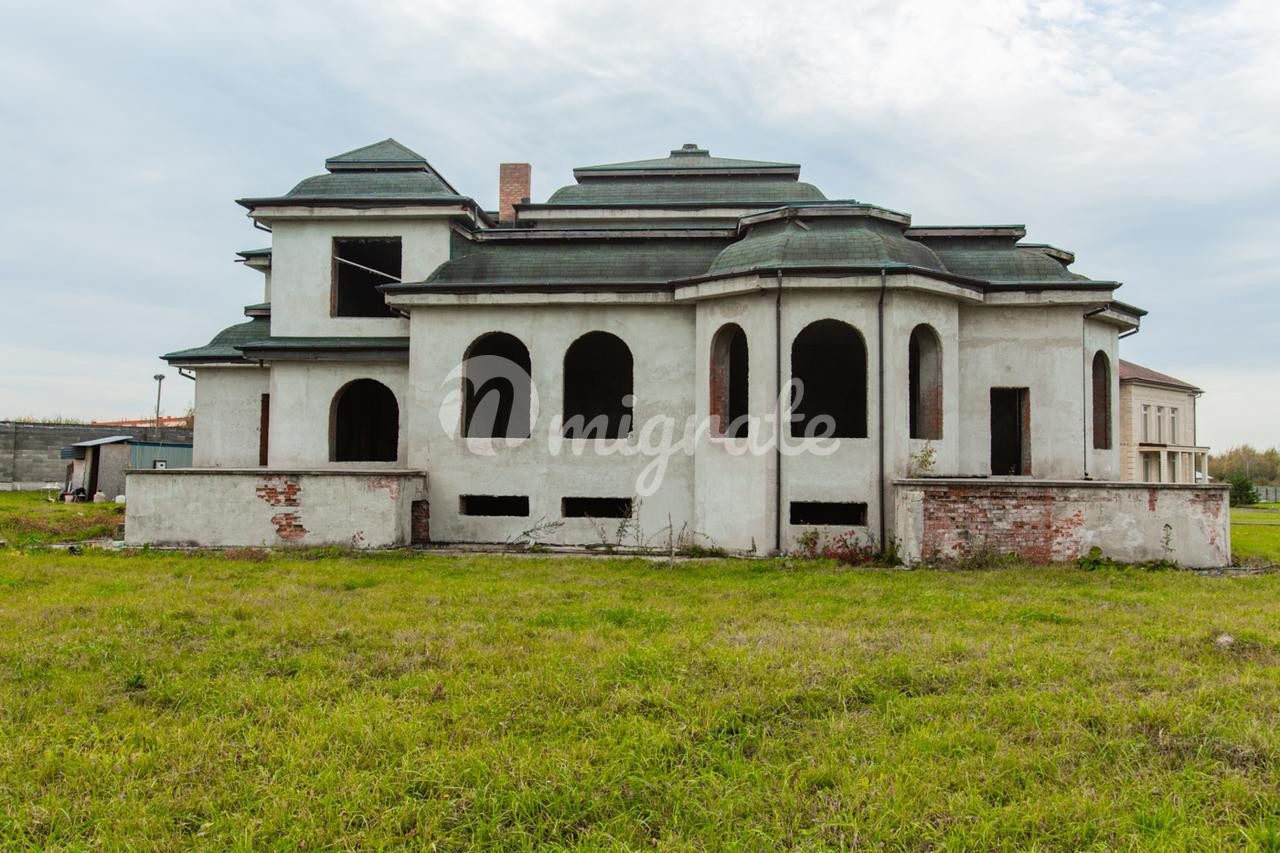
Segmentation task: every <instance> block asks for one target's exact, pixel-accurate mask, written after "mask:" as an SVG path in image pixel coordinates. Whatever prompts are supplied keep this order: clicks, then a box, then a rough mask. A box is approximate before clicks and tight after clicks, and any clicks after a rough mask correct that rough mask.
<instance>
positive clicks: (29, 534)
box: [0, 492, 124, 545]
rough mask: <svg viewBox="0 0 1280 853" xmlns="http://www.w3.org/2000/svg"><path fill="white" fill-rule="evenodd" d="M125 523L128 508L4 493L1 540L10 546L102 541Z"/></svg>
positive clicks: (39, 494)
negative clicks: (56, 500)
mask: <svg viewBox="0 0 1280 853" xmlns="http://www.w3.org/2000/svg"><path fill="white" fill-rule="evenodd" d="M122 521H124V504H115V503H103V504H92V503H86V504H61V503H49V501H48V499H47V493H46V492H0V539H3V540H5V541H7V542H8V543H9V544H10V545H39V544H42V543H48V542H83V541H84V540H86V539H101V538H103V537H109V536H112V535H113V534H114V533H115V530H116V525H117V524H119V523H120V522H122Z"/></svg>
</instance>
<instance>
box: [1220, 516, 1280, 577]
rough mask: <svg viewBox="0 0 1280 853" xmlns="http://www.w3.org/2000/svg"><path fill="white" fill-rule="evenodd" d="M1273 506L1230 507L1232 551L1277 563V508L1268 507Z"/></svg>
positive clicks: (1279, 518) (1279, 525)
mask: <svg viewBox="0 0 1280 853" xmlns="http://www.w3.org/2000/svg"><path fill="white" fill-rule="evenodd" d="M1273 506H1274V505H1272V504H1261V505H1260V507H1262V508H1253V507H1239V506H1237V507H1232V508H1231V551H1232V553H1233V554H1235V555H1236V556H1237V557H1240V558H1242V559H1250V560H1264V561H1270V562H1272V563H1280V512H1277V511H1276V510H1275V509H1272V508H1270V507H1273ZM1240 522H1245V523H1244V524H1241V523H1240Z"/></svg>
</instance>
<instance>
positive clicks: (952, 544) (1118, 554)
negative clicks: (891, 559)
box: [894, 479, 1231, 568]
mask: <svg viewBox="0 0 1280 853" xmlns="http://www.w3.org/2000/svg"><path fill="white" fill-rule="evenodd" d="M1228 492H1229V489H1228V487H1227V486H1216V485H1215V486H1196V485H1177V484H1163V485H1156V486H1152V485H1149V484H1139V483H1119V482H1103V481H1084V480H1072V481H1046V480H1013V479H1009V480H1005V479H937V480H934V479H917V480H896V481H894V505H895V510H896V512H895V533H896V535H897V538H898V542H899V546H900V548H901V549H902V552H903V559H904V560H906V561H907V562H908V563H916V562H920V561H928V560H935V559H938V560H950V559H957V558H963V557H967V556H972V555H974V554H978V553H984V552H996V553H1016V554H1018V555H1019V556H1021V557H1023V558H1025V559H1027V560H1030V561H1033V562H1037V563H1047V562H1060V561H1067V560H1074V559H1076V558H1077V557H1079V556H1081V555H1083V554H1087V553H1088V552H1089V550H1090V549H1091V548H1093V547H1095V546H1096V547H1098V548H1100V549H1101V550H1102V552H1103V553H1104V554H1106V555H1107V556H1109V557H1112V558H1114V559H1117V560H1122V561H1124V562H1142V561H1145V560H1156V559H1162V558H1166V559H1171V560H1175V561H1177V562H1178V563H1180V564H1182V565H1183V566H1187V567H1191V568H1204V567H1213V566H1225V565H1228V564H1229V563H1230V561H1231V525H1230V514H1229V509H1228V505H1227V495H1228Z"/></svg>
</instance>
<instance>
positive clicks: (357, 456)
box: [330, 379, 400, 462]
mask: <svg viewBox="0 0 1280 853" xmlns="http://www.w3.org/2000/svg"><path fill="white" fill-rule="evenodd" d="M331 418H332V428H331V431H330V435H331V436H332V440H331V448H330V459H331V460H332V461H334V462H395V461H396V456H397V451H398V450H399V444H400V406H399V404H397V403H396V395H395V394H393V393H391V389H390V388H388V387H387V386H385V385H383V384H382V383H381V382H376V381H374V380H372V379H357V380H355V381H354V382H349V383H347V385H345V386H343V388H342V390H340V391H339V392H338V393H337V394H336V395H335V396H334V398H333V411H332V414H331Z"/></svg>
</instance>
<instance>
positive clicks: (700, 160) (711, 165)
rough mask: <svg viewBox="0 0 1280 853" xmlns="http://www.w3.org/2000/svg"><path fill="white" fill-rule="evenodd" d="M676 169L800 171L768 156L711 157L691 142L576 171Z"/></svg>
mask: <svg viewBox="0 0 1280 853" xmlns="http://www.w3.org/2000/svg"><path fill="white" fill-rule="evenodd" d="M669 169H675V170H680V171H718V170H735V171H736V170H763V169H767V170H770V171H776V170H785V171H793V172H796V173H799V171H800V166H799V165H798V164H796V163H773V162H770V161H767V160H736V159H732V158H729V157H712V156H711V152H710V151H708V150H706V149H705V148H699V147H698V146H697V145H695V144H693V143H692V142H690V143H686V144H685V145H683V146H681V147H680V148H676V149H675V150H673V151H672V152H671V153H670V154H668V155H667V156H666V157H656V158H654V159H651V160H629V161H627V162H625V163H603V164H601V165H598V166H579V167H578V168H576V169H574V170H573V172H574V174H575V175H577V174H579V173H585V174H590V173H591V172H651V171H666V170H669Z"/></svg>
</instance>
